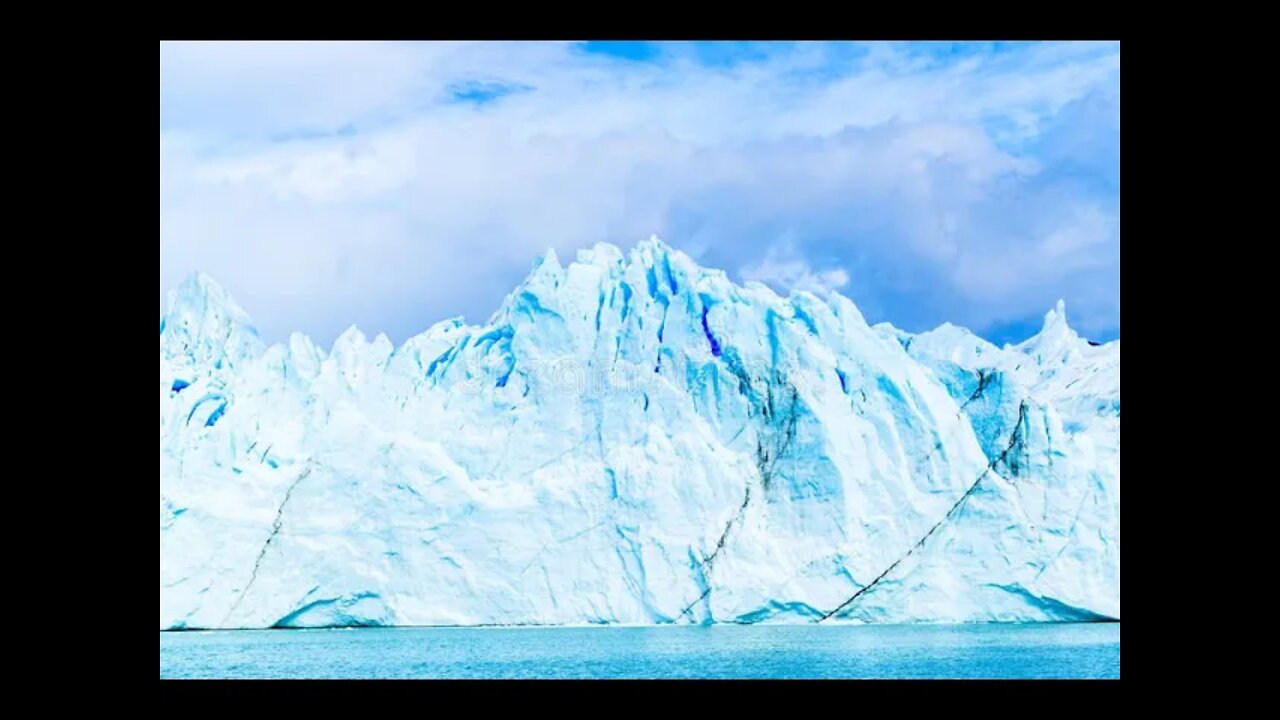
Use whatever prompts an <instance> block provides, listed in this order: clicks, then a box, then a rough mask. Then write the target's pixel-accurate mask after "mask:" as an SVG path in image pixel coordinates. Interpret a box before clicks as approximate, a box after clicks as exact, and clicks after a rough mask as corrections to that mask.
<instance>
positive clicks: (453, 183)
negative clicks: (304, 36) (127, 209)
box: [160, 42, 1120, 344]
mask: <svg viewBox="0 0 1280 720" xmlns="http://www.w3.org/2000/svg"><path fill="white" fill-rule="evenodd" d="M652 234H657V235H658V236H660V237H662V238H663V239H664V240H666V241H667V242H668V243H669V244H671V245H672V246H674V247H676V248H678V249H680V250H683V251H684V252H686V253H688V254H690V255H691V256H693V257H694V258H695V259H696V260H698V261H699V262H700V263H702V264H703V265H707V266H711V267H718V268H723V269H725V270H726V271H728V272H729V274H730V275H731V276H732V277H734V278H735V279H738V280H759V281H762V282H765V283H768V284H770V285H771V286H773V287H774V288H775V289H777V290H779V291H780V292H783V293H784V294H785V292H786V291H787V290H789V289H790V288H802V289H806V290H812V291H818V292H825V291H828V290H836V291H838V292H840V293H842V294H844V295H847V296H848V297H850V298H852V299H853V300H854V301H855V302H856V303H857V304H858V306H859V307H860V308H861V309H862V310H863V312H864V314H865V315H866V316H867V318H868V320H870V321H872V322H878V321H881V320H888V321H890V322H892V323H894V324H895V325H898V326H899V327H902V328H905V329H907V330H912V331H918V330H924V329H927V328H930V327H933V326H935V325H938V324H939V323H941V322H943V321H944V320H949V321H952V322H954V323H956V324H960V325H965V326H968V327H970V328H972V329H973V330H975V331H977V332H979V333H980V334H984V335H986V336H987V337H989V338H991V339H992V340H995V341H997V342H1004V341H1017V340H1021V339H1023V338H1024V337H1026V336H1027V335H1029V334H1031V333H1032V332H1034V331H1035V330H1036V329H1038V327H1039V324H1040V318H1041V317H1042V316H1043V314H1044V312H1045V311H1046V310H1047V309H1048V308H1049V307H1051V306H1052V305H1053V303H1054V302H1055V301H1056V300H1057V299H1058V298H1064V299H1065V300H1066V302H1067V312H1068V316H1069V318H1070V320H1071V323H1072V325H1073V326H1075V327H1077V328H1078V329H1079V330H1080V331H1081V332H1082V333H1083V334H1085V335H1087V336H1089V337H1091V338H1094V339H1098V340H1109V339H1112V338H1115V337H1119V334H1120V46H1119V44H1118V43H1102V44H1099V43H835V44H828V43H594V42H566V43H440V42H430V43H425V42H424V43H333V44H327V43H297V42H293V43H161V45H160V294H161V310H162V311H163V309H164V305H165V302H166V300H165V298H166V295H167V293H168V291H169V290H171V289H172V288H173V287H174V286H176V285H177V284H178V283H179V282H180V281H181V280H182V278H183V277H184V276H185V275H186V274H188V273H190V272H192V271H194V270H203V271H205V272H207V273H209V274H210V275H212V276H213V277H214V278H215V279H217V280H218V281H219V282H220V283H222V284H223V285H224V286H226V288H227V289H228V290H229V291H230V292H231V294H232V295H233V296H234V297H235V298H236V299H237V300H238V301H239V303H240V304H241V305H242V306H244V308H245V309H246V310H247V311H248V312H249V314H250V315H252V316H253V318H254V320H255V321H256V323H257V324H258V326H259V328H260V330H261V331H262V332H263V335H264V336H265V337H266V338H267V339H269V340H279V339H283V338H284V337H285V336H287V334H288V333H289V332H290V331H293V330H302V331H304V332H306V333H308V334H310V335H312V337H314V338H315V339H316V340H317V341H319V342H321V343H325V344H327V343H329V342H331V341H332V340H333V339H334V338H335V337H336V336H337V335H338V334H339V333H340V332H341V331H342V330H343V329H345V328H346V327H347V326H349V325H351V324H356V325H358V326H359V327H360V328H361V329H362V330H364V331H365V332H366V333H367V334H369V335H370V336H372V335H373V334H375V333H378V332H385V333H387V334H388V335H389V336H390V337H391V338H392V339H393V340H395V341H397V342H399V341H403V340H404V339H405V338H407V337H409V336H410V335H413V334H415V333H417V332H420V331H421V330H423V329H425V328H426V327H428V326H429V325H431V324H432V323H434V322H435V321H437V320H441V319H444V318H447V317H452V316H456V315H464V316H466V318H467V319H468V321H471V322H482V321H484V320H486V319H487V318H488V317H489V315H490V314H491V313H492V312H493V310H495V309H496V308H497V307H498V304H499V303H500V302H501V300H502V298H503V297H504V296H505V295H506V294H507V293H508V292H509V291H510V290H511V289H512V288H513V287H514V286H515V285H516V284H517V283H518V282H519V281H520V280H521V278H523V277H524V275H525V274H527V272H528V270H529V268H530V265H531V263H532V262H533V260H534V258H535V257H536V256H538V255H539V254H541V253H542V252H543V251H545V250H546V249H547V248H548V247H553V248H555V249H556V250H557V251H558V252H559V253H560V256H561V258H565V259H571V258H572V257H573V255H574V251H575V250H577V249H579V248H585V247H590V246H591V245H593V244H594V243H596V242H600V241H604V242H611V243H613V244H616V245H619V246H622V247H624V248H628V247H630V246H631V245H634V244H635V243H636V242H637V241H639V240H641V239H644V238H647V237H649V236H650V235H652Z"/></svg>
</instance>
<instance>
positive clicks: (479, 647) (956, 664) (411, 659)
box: [160, 623, 1120, 678]
mask: <svg viewBox="0 0 1280 720" xmlns="http://www.w3.org/2000/svg"><path fill="white" fill-rule="evenodd" d="M160 677H162V678H1118V677H1120V624H1119V623H1104V624H1055V625H1048V624H1046V625H889V626H884V625H875V626H852V627H851V626H825V625H824V626H813V625H771V626H765V625H750V626H737V625H727V626H713V627H691V626H678V627H671V626H667V627H645V628H629V627H584V628H361V629H333V630H231V631H217V632H182V633H165V632H162V633H160Z"/></svg>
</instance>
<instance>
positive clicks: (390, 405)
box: [160, 238, 1120, 630]
mask: <svg viewBox="0 0 1280 720" xmlns="http://www.w3.org/2000/svg"><path fill="white" fill-rule="evenodd" d="M1119 617H1120V343H1119V341H1118V340H1117V341H1115V342H1112V343H1108V344H1105V345H1101V346H1093V345H1091V344H1090V343H1088V342H1087V341H1085V340H1084V339H1082V338H1080V337H1079V336H1078V335H1077V334H1076V333H1075V332H1074V331H1072V330H1071V328H1070V327H1069V326H1068V325H1067V322H1066V315H1065V310H1064V308H1063V306H1062V304H1061V303H1059V305H1058V307H1057V308H1056V309H1054V310H1052V311H1050V312H1049V313H1048V314H1047V315H1046V316H1045V323H1044V328H1043V330H1042V331H1041V332H1040V333H1039V334H1038V335H1036V336H1035V337H1033V338H1031V339H1030V340H1028V341H1026V342H1025V343H1022V344H1019V345H1010V346H1005V347H1004V348H999V347H996V346H995V345H992V344H991V343H988V342H986V341H984V340H982V339H981V338H978V337H977V336H975V335H973V334H972V333H970V332H969V331H967V330H964V329H962V328H957V327H953V326H950V325H944V326H942V327H940V328H938V329H936V330H933V331H930V332H927V333H922V334H919V335H911V334H909V333H904V332H902V331H900V330H897V329H895V328H893V327H892V326H889V325H886V324H882V325H877V326H876V327H874V328H872V327H870V326H868V325H867V323H866V322H865V320H864V319H863V317H862V315H861V314H860V313H859V312H858V309H857V308H856V307H855V306H854V305H853V303H852V302H850V301H849V300H848V299H846V298H844V297H842V296H840V295H838V294H833V295H831V296H830V297H829V298H828V299H827V300H823V299H820V298H818V297H816V296H814V295H812V294H810V293H807V292H795V293H793V294H792V295H791V296H790V297H789V298H782V297H779V296H778V295H776V294H775V293H774V292H773V291H771V290H770V289H769V288H767V287H765V286H764V285H760V284H758V283H747V285H746V286H745V287H739V286H736V285H734V284H733V283H732V282H730V281H729V279H728V278H727V277H726V276H725V274H724V273H723V272H720V271H717V270H709V269H704V268H702V267H699V266H698V265H697V264H696V263H694V262H693V261H692V260H691V259H690V258H689V257H688V256H686V255H684V254H683V253H680V252H677V251H674V250H672V249H670V248H669V247H667V246H666V245H664V244H663V243H662V242H660V241H659V240H657V239H656V238H654V239H650V240H648V241H646V242H642V243H640V244H639V245H638V246H636V247H635V248H634V249H633V250H631V251H630V252H629V253H627V254H625V255H624V254H623V253H622V252H621V251H620V250H619V249H617V248H615V247H613V246H610V245H604V244H601V245H597V246H596V247H595V248H593V249H592V250H589V251H583V252H580V253H579V254H578V258H577V262H574V263H571V264H569V265H567V266H564V265H562V264H561V263H560V262H559V260H558V259H557V257H556V255H555V254H554V253H552V252H548V253H547V255H546V256H545V257H544V258H542V259H541V260H539V261H538V262H537V263H536V264H535V266H534V269H533V271H532V273H531V274H530V275H529V277H528V278H527V279H526V280H525V281H524V282H523V283H522V284H521V285H520V286H519V287H517V288H516V290H515V291H514V292H513V293H511V295H509V296H508V297H507V298H506V300H505V301H504V302H503V304H502V306H501V307H500V308H499V310H498V311H497V313H495V314H494V316H493V317H492V318H491V319H490V320H489V322H488V323H486V324H484V325H479V326H472V325H467V324H465V323H464V322H463V321H462V320H461V319H453V320H446V321H444V322H441V323H438V324H436V325H434V326H432V327H431V328H430V329H428V330H427V331H426V332H424V333H422V334H421V335H418V336H417V337H414V338H411V339H410V340H408V341H407V342H406V343H404V345H402V346H400V347H398V348H397V347H395V346H394V345H393V344H392V343H391V342H390V341H389V340H388V339H387V338H386V337H385V336H382V335H379V336H378V337H377V338H375V339H373V340H372V341H370V340H369V339H367V338H366V337H365V336H364V335H363V334H362V333H360V332H359V331H358V330H356V329H355V328H354V327H353V328H351V329H350V330H348V331H347V332H346V333H344V334H343V335H342V336H341V337H339V338H338V340H337V341H336V342H335V343H334V345H333V347H332V348H331V349H330V350H329V351H328V352H325V351H324V350H323V349H321V348H318V347H316V346H315V345H314V344H313V343H312V342H311V340H309V339H308V338H307V337H305V336H302V335H299V334H294V335H293V336H292V337H291V338H290V339H289V341H288V342H287V343H284V344H278V345H273V346H270V347H267V346H266V345H265V344H264V343H263V342H262V341H261V339H260V338H259V337H258V334H257V332H256V331H255V330H254V329H253V327H252V325H251V323H250V320H249V318H248V316H247V315H246V314H245V313H244V311H243V310H241V309H240V308H239V307H237V306H236V304H235V303H234V302H233V301H232V300H231V298H230V297H228V295H227V294H226V293H225V292H224V291H223V290H222V289H221V288H220V287H218V286H217V284H216V283H214V282H213V281H212V280H211V279H209V278H208V277H205V276H203V275H196V276H193V277H191V278H189V279H187V280H186V281H185V282H184V283H183V284H182V286H181V287H179V288H178V290H177V291H176V292H174V293H171V295H170V303H169V310H168V312H167V313H166V315H165V316H164V317H163V318H162V320H161V326H160V628H161V629H162V630H163V629H183V628H231V627H239V628H261V627H272V626H275V627H310V626H333V625H481V624H584V623H637V624H648V623H713V622H739V623H750V622H764V621H771V622H967V621H1056V620H1098V619H1108V618H1115V619H1118V618H1119Z"/></svg>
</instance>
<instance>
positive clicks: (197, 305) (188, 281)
mask: <svg viewBox="0 0 1280 720" xmlns="http://www.w3.org/2000/svg"><path fill="white" fill-rule="evenodd" d="M183 311H195V312H199V313H201V314H203V313H206V312H210V311H222V312H224V313H225V314H226V315H228V316H229V317H232V318H235V319H237V320H240V321H242V322H248V319H249V316H248V314H247V313H245V311H244V310H243V309H241V307H240V306H239V305H237V304H236V301H235V300H233V299H232V298H231V294H230V293H228V292H227V291H226V289H225V288H223V287H222V286H221V285H219V284H218V282H217V281H216V280H214V279H213V278H211V277H209V276H208V275H206V274H205V273H202V272H193V273H191V274H190V275H188V276H187V277H186V278H185V279H183V281H182V282H181V283H179V284H178V287H177V289H176V290H174V291H172V292H170V293H169V315H171V316H172V315H175V314H177V313H180V312H183Z"/></svg>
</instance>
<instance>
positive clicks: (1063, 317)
mask: <svg viewBox="0 0 1280 720" xmlns="http://www.w3.org/2000/svg"><path fill="white" fill-rule="evenodd" d="M1059 325H1061V326H1063V327H1067V303H1066V301H1065V300H1061V299H1059V300H1058V302H1057V304H1055V305H1054V306H1053V309H1051V310H1050V311H1049V312H1047V313H1045V314H1044V326H1043V327H1042V328H1041V330H1040V332H1042V333H1043V332H1045V331H1046V330H1049V329H1050V328H1055V327H1057V326H1059Z"/></svg>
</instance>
